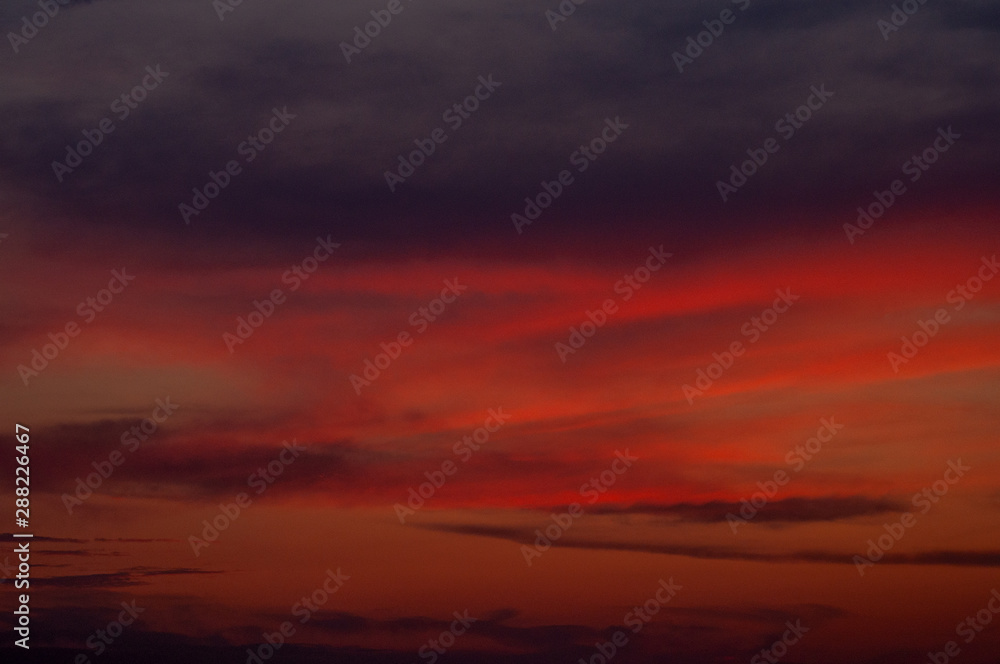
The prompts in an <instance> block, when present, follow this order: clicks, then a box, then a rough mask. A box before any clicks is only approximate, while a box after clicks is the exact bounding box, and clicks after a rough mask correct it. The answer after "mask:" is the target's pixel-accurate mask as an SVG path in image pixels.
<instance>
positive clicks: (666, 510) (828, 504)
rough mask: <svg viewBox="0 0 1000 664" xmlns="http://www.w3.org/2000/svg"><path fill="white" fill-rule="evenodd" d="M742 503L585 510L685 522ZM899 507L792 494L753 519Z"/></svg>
mask: <svg viewBox="0 0 1000 664" xmlns="http://www.w3.org/2000/svg"><path fill="white" fill-rule="evenodd" d="M742 507H743V504H742V503H739V502H725V501H712V502H708V503H675V504H655V503H636V504H633V505H623V504H614V503H605V504H598V505H594V506H593V507H591V508H588V510H587V512H588V513H591V514H609V515H630V514H642V515H653V516H663V517H668V518H670V519H671V520H677V521H681V522H688V523H716V522H724V521H726V517H727V515H735V516H737V517H739V516H740V509H741V508H742ZM902 511H905V506H904V505H903V504H902V503H900V502H899V501H896V500H891V499H888V498H869V497H866V496H845V497H837V496H831V497H820V498H806V497H792V498H783V499H781V500H772V501H769V502H768V503H767V506H766V509H764V508H762V509H760V510H758V511H757V513H756V515H755V516H754V517H753V520H754V521H755V522H782V523H784V522H811V521H837V520H840V519H850V518H854V517H859V516H872V515H875V514H884V513H886V512H902Z"/></svg>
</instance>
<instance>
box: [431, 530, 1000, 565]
mask: <svg viewBox="0 0 1000 664" xmlns="http://www.w3.org/2000/svg"><path fill="white" fill-rule="evenodd" d="M414 527H417V528H423V529H426V530H435V531H440V532H446V533H455V534H460V535H473V536H478V537H493V538H497V539H505V540H509V541H512V542H515V543H517V544H523V545H528V546H532V545H533V543H534V541H535V539H536V537H537V535H536V534H535V533H534V531H530V530H528V529H526V528H524V529H522V528H510V527H504V526H486V525H476V524H459V525H455V524H431V525H421V524H416V525H415V526H414ZM552 546H553V547H566V548H570V549H589V550H599V551H633V552H641V553H655V554H662V555H668V556H684V557H688V558H700V559H706V560H739V561H745V562H757V563H817V564H836V565H853V564H855V563H854V560H853V556H854V555H855V552H852V553H837V552H833V551H789V552H784V553H770V552H760V551H746V550H740V549H735V548H732V547H718V546H704V545H685V544H648V543H643V542H622V541H617V542H616V541H598V540H588V539H572V538H571V537H566V536H563V537H561V538H560V539H559V540H558V541H556V542H553V543H552ZM878 564H879V565H951V566H957V567H1000V551H947V550H939V551H927V552H922V553H913V554H898V553H886V554H885V555H884V557H883V558H882V559H881V560H879V561H878Z"/></svg>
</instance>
